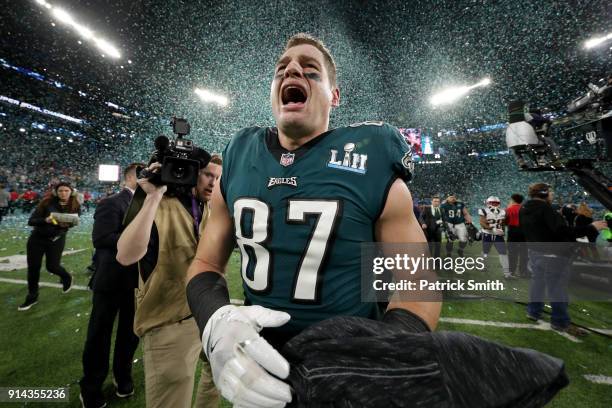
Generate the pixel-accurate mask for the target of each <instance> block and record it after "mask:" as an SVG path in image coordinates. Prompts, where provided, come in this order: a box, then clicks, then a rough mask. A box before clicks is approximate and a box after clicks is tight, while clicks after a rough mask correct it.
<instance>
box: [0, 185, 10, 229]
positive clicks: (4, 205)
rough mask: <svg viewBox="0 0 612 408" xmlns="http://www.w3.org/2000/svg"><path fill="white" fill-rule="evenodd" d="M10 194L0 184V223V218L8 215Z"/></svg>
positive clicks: (0, 221) (0, 220)
mask: <svg viewBox="0 0 612 408" xmlns="http://www.w3.org/2000/svg"><path fill="white" fill-rule="evenodd" d="M9 199H10V194H9V192H8V191H6V189H5V188H4V184H2V183H0V223H2V218H3V217H4V216H5V215H7V214H8V208H9Z"/></svg>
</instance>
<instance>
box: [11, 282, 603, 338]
mask: <svg viewBox="0 0 612 408" xmlns="http://www.w3.org/2000/svg"><path fill="white" fill-rule="evenodd" d="M0 282H4V283H14V284H20V285H27V284H28V281H26V280H23V279H9V278H0ZM40 286H46V287H50V288H61V287H62V285H61V284H59V283H50V282H40ZM72 288H73V289H77V290H89V289H88V288H87V287H86V286H80V285H73V286H72ZM230 302H231V304H233V305H242V304H243V303H244V302H243V301H242V300H240V299H230ZM440 321H441V322H445V323H454V324H467V325H472V326H491V327H504V328H511V329H533V330H545V331H553V332H555V333H557V334H559V335H560V336H562V337H565V338H566V339H568V340H570V341H572V342H574V343H582V341H581V340H579V339H577V338H576V337H574V336H572V335H570V334H567V333H560V332H557V331H555V330H553V329H552V328H551V327H550V323H547V322H545V321H542V320H538V323H537V324H532V323H511V322H494V321H489V320H474V319H460V318H457V317H441V318H440ZM591 330H593V331H597V332H600V333H604V334H612V330H610V329H597V328H592V329H591Z"/></svg>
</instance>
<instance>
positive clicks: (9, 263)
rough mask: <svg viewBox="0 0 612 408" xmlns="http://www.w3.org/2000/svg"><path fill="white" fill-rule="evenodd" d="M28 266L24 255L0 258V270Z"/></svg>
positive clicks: (77, 250) (75, 251)
mask: <svg viewBox="0 0 612 408" xmlns="http://www.w3.org/2000/svg"><path fill="white" fill-rule="evenodd" d="M83 251H86V249H73V250H70V251H64V252H62V255H72V254H76V253H77V252H83ZM27 267H28V261H27V257H26V255H11V256H5V257H1V258H0V271H14V270H17V269H25V268H27Z"/></svg>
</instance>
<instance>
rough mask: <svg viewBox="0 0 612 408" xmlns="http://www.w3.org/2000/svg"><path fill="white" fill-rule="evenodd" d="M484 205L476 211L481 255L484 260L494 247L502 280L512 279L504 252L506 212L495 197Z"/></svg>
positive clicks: (490, 198)
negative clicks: (478, 218) (478, 219)
mask: <svg viewBox="0 0 612 408" xmlns="http://www.w3.org/2000/svg"><path fill="white" fill-rule="evenodd" d="M485 204H486V207H485V208H481V209H479V210H478V215H479V216H480V226H481V227H482V254H483V256H484V257H485V258H486V257H488V256H489V251H490V250H491V246H493V245H494V246H495V249H497V253H498V254H499V263H500V265H501V267H502V271H503V272H504V278H506V279H509V278H512V277H513V276H512V274H511V273H510V267H509V264H508V254H507V252H506V240H505V239H504V236H505V230H504V219H505V218H506V210H504V209H503V208H500V204H501V202H500V201H499V198H498V197H495V196H491V197H489V198H487V201H486V203H485Z"/></svg>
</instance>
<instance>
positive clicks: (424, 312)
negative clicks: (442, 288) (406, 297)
mask: <svg viewBox="0 0 612 408" xmlns="http://www.w3.org/2000/svg"><path fill="white" fill-rule="evenodd" d="M392 309H404V310H407V311H409V312H411V313H414V314H415V315H417V316H418V317H420V318H421V319H423V321H424V322H425V323H426V324H427V326H428V327H429V329H430V330H435V328H436V327H437V326H438V320H439V319H440V311H441V310H442V302H435V301H427V302H405V301H404V302H403V301H399V300H398V301H393V300H391V302H389V305H388V306H387V310H392Z"/></svg>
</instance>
